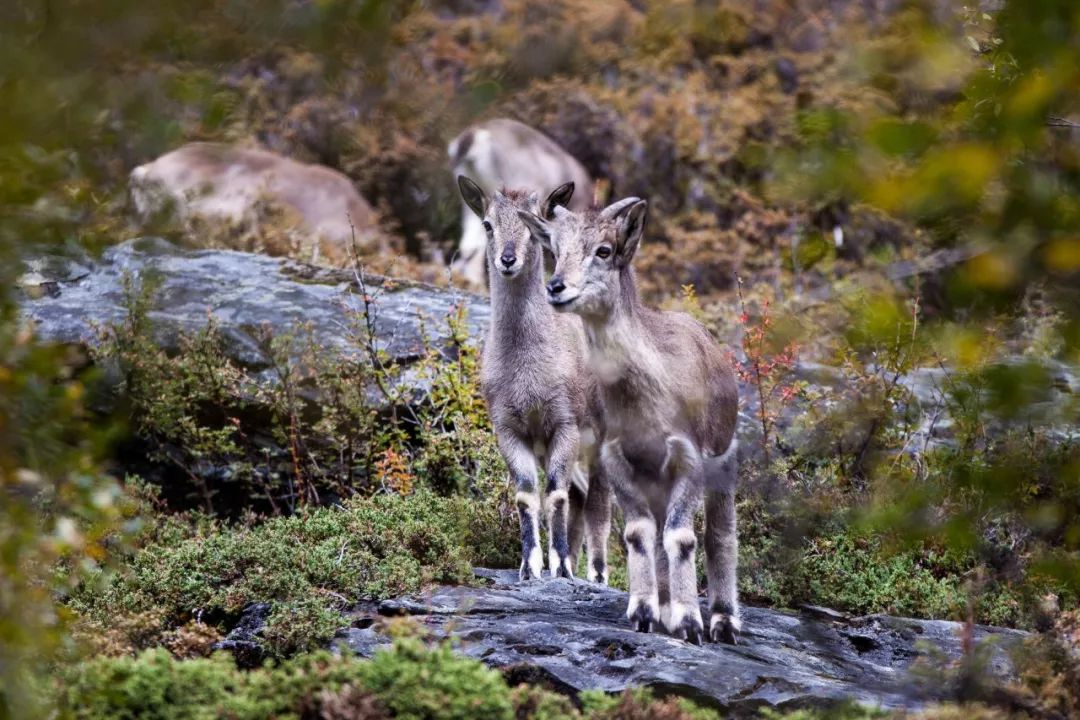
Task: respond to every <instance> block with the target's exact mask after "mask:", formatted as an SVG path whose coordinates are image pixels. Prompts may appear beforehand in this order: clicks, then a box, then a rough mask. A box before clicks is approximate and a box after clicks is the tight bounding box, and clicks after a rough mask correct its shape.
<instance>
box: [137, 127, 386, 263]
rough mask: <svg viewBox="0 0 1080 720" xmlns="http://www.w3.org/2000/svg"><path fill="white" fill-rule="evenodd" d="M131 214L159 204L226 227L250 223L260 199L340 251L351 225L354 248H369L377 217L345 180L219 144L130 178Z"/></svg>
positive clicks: (181, 153) (166, 158) (165, 159)
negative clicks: (218, 220) (290, 214)
mask: <svg viewBox="0 0 1080 720" xmlns="http://www.w3.org/2000/svg"><path fill="white" fill-rule="evenodd" d="M131 191H132V199H133V201H134V204H135V208H136V211H137V212H138V213H139V214H140V215H142V216H143V217H146V216H148V215H151V214H153V213H155V212H158V211H160V210H162V209H165V207H164V205H165V204H166V203H168V204H171V205H172V206H173V209H174V210H175V211H176V212H177V213H178V214H179V215H180V216H181V217H187V216H188V215H193V214H194V215H203V216H208V217H214V218H221V219H225V220H229V221H232V222H242V221H246V220H248V219H250V218H251V215H252V212H253V208H254V207H255V205H256V203H257V202H258V201H259V200H260V199H262V198H263V197H264V196H265V197H266V198H268V199H270V200H272V201H276V202H279V203H281V205H282V206H283V207H284V209H285V210H287V211H290V212H293V213H295V214H296V215H297V216H298V217H299V219H300V220H302V221H303V223H304V224H305V225H306V226H307V228H308V230H309V231H311V232H312V233H313V234H315V235H319V236H321V237H323V238H324V239H326V240H329V241H331V242H333V243H335V244H336V245H340V246H342V247H344V246H345V245H346V244H347V243H348V242H350V240H351V234H352V232H351V230H352V229H351V227H350V220H351V222H352V224H353V225H355V227H356V228H357V236H358V240H360V242H361V244H370V241H371V239H372V238H371V233H369V232H365V231H367V230H369V229H370V228H371V227H372V226H373V225H374V223H375V221H376V218H375V216H374V212H373V210H372V208H371V206H370V205H369V204H368V202H367V201H366V200H364V198H363V197H361V196H360V194H359V193H358V192H357V191H356V188H355V187H353V185H352V182H351V181H350V180H349V178H348V177H346V176H345V175H343V174H341V173H340V172H338V171H336V170H333V169H331V168H327V167H323V166H319V165H309V164H307V163H302V162H299V161H296V160H293V159H291V158H287V157H284V156H280V155H275V154H274V153H271V152H268V151H265V150H259V149H255V148H240V147H234V146H231V145H226V144H222V143H209V142H196V143H189V144H187V145H184V146H182V147H180V148H177V149H176V150H173V151H171V152H169V153H166V154H165V155H162V156H161V157H159V158H157V159H156V160H153V161H152V162H149V163H147V164H145V165H141V166H139V167H137V168H135V169H134V170H133V171H132V172H131Z"/></svg>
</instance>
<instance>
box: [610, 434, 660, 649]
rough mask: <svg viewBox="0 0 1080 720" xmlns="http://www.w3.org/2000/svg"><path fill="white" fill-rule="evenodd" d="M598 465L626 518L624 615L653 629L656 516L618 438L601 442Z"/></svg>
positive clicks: (656, 599) (656, 606) (657, 608)
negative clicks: (626, 596) (627, 600)
mask: <svg viewBox="0 0 1080 720" xmlns="http://www.w3.org/2000/svg"><path fill="white" fill-rule="evenodd" d="M600 466H601V468H602V470H603V472H604V475H605V477H606V478H607V479H608V481H609V482H610V483H611V487H612V489H614V491H615V497H616V498H618V501H619V506H620V507H621V508H622V511H623V515H624V516H625V518H626V530H625V532H624V533H623V538H624V539H625V540H626V572H627V575H629V578H630V604H629V605H628V606H627V608H626V617H627V619H628V620H629V621H630V625H631V626H633V627H634V628H635V629H636V630H638V631H639V632H652V630H653V628H654V627H655V626H656V624H657V622H658V621H659V620H660V599H659V597H658V595H657V588H656V520H655V519H654V518H653V514H652V511H651V510H650V509H649V503H648V501H647V499H646V498H645V496H644V495H643V494H642V492H641V490H640V489H639V488H638V487H637V485H636V484H635V482H634V470H633V468H632V467H631V466H630V463H629V462H628V461H627V460H626V456H625V455H624V454H623V451H622V447H621V446H620V445H619V441H618V440H609V441H608V442H605V443H604V446H603V448H602V449H601V451H600Z"/></svg>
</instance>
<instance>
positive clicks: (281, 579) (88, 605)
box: [70, 490, 471, 653]
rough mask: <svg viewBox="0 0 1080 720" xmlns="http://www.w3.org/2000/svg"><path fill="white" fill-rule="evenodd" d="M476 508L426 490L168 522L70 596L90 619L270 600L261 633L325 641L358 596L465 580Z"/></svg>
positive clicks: (300, 643)
mask: <svg viewBox="0 0 1080 720" xmlns="http://www.w3.org/2000/svg"><path fill="white" fill-rule="evenodd" d="M469 512H470V511H469V508H468V505H467V502H466V501H464V500H462V499H460V498H449V499H447V498H439V497H437V496H435V495H433V494H431V493H430V492H428V491H426V490H420V491H418V492H416V493H415V494H413V495H411V496H399V495H378V496H374V497H371V498H367V499H355V500H351V501H349V502H347V503H346V504H345V506H344V507H343V508H322V509H316V510H311V511H309V512H307V513H305V514H303V515H296V516H291V517H281V518H273V519H270V520H267V521H266V522H263V523H261V524H258V525H254V526H252V527H243V526H240V527H229V526H225V525H222V524H220V523H218V522H215V521H212V520H209V521H208V520H205V519H204V520H203V521H202V522H203V526H202V527H201V528H200V529H199V530H198V531H196V532H194V533H193V534H191V535H190V536H187V537H185V536H183V534H182V533H181V534H178V533H177V532H176V530H175V526H174V524H166V529H165V531H164V533H163V535H162V537H161V538H159V539H150V540H149V541H148V542H147V543H146V544H145V546H144V547H142V548H141V549H140V550H139V551H138V552H136V553H135V554H134V555H133V556H132V558H131V560H130V563H129V564H128V566H127V567H126V568H125V570H124V572H122V573H120V574H118V575H116V576H115V577H113V578H111V579H109V580H107V581H105V582H104V586H103V587H100V588H99V587H97V586H95V585H94V584H86V585H84V586H83V587H82V588H80V589H79V590H77V591H76V593H75V594H74V595H73V597H72V598H71V601H70V604H71V606H72V607H73V608H74V609H76V610H77V611H79V612H81V613H83V614H84V615H86V616H87V617H89V618H90V619H94V620H101V621H107V620H109V619H110V618H113V617H115V616H117V615H130V614H135V613H143V612H148V611H151V610H153V611H157V612H160V613H162V614H163V615H164V617H165V619H166V623H167V624H176V625H179V624H183V623H184V622H186V621H187V620H188V619H191V618H196V617H201V616H205V617H206V618H208V621H210V620H215V621H217V622H222V621H223V620H224V619H225V616H235V615H236V614H237V613H238V612H239V611H240V610H241V609H242V608H243V607H244V606H245V605H246V604H248V603H249V602H253V601H272V602H273V603H274V609H273V612H272V614H271V616H270V621H269V624H268V626H267V628H266V629H265V631H264V633H265V639H266V641H267V643H268V645H269V647H270V648H271V649H272V650H273V651H274V652H277V653H288V652H293V651H296V650H299V649H304V648H309V647H312V646H314V645H316V644H318V643H321V642H323V641H325V640H326V639H327V638H328V637H329V636H330V635H331V634H332V633H333V631H334V629H335V628H336V627H339V626H340V625H341V624H342V618H341V614H340V611H341V610H343V609H345V608H346V607H348V606H349V605H351V604H353V603H355V602H356V601H358V600H360V599H361V598H380V597H388V596H393V595H397V594H401V593H406V592H412V591H416V590H418V589H420V588H421V587H423V586H424V585H427V584H430V583H436V582H451V583H460V582H466V581H467V580H469V578H470V577H471V568H470V556H469V553H468V550H467V549H466V546H465V545H464V543H463V542H462V539H463V538H465V537H467V535H468V531H469ZM174 523H175V521H174Z"/></svg>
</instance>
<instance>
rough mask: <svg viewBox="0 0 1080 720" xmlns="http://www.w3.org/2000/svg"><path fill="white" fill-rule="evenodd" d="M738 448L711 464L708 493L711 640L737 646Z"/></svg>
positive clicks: (707, 522)
mask: <svg viewBox="0 0 1080 720" xmlns="http://www.w3.org/2000/svg"><path fill="white" fill-rule="evenodd" d="M737 473H738V467H737V465H736V462H735V448H734V445H733V446H732V448H731V449H730V450H729V451H728V452H727V453H725V455H724V456H723V457H720V458H715V459H714V460H712V461H710V466H709V468H708V479H707V484H706V491H705V569H706V573H707V574H708V578H709V613H710V617H709V637H710V638H711V639H712V640H713V641H714V642H725V643H728V644H730V645H735V644H736V643H737V642H738V639H739V632H740V630H741V629H742V626H741V623H740V622H739V589H738V582H737V574H736V571H737V566H738V562H739V538H738V533H737V528H736V519H735V480H736V475H737Z"/></svg>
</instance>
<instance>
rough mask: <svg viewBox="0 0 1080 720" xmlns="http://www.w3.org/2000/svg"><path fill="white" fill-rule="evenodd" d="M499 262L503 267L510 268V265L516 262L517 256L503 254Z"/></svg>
mask: <svg viewBox="0 0 1080 720" xmlns="http://www.w3.org/2000/svg"><path fill="white" fill-rule="evenodd" d="M499 261H500V262H502V264H503V266H504V267H510V266H511V265H513V264H514V262H516V261H517V256H516V255H514V254H513V253H503V254H502V255H501V256H500V257H499Z"/></svg>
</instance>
